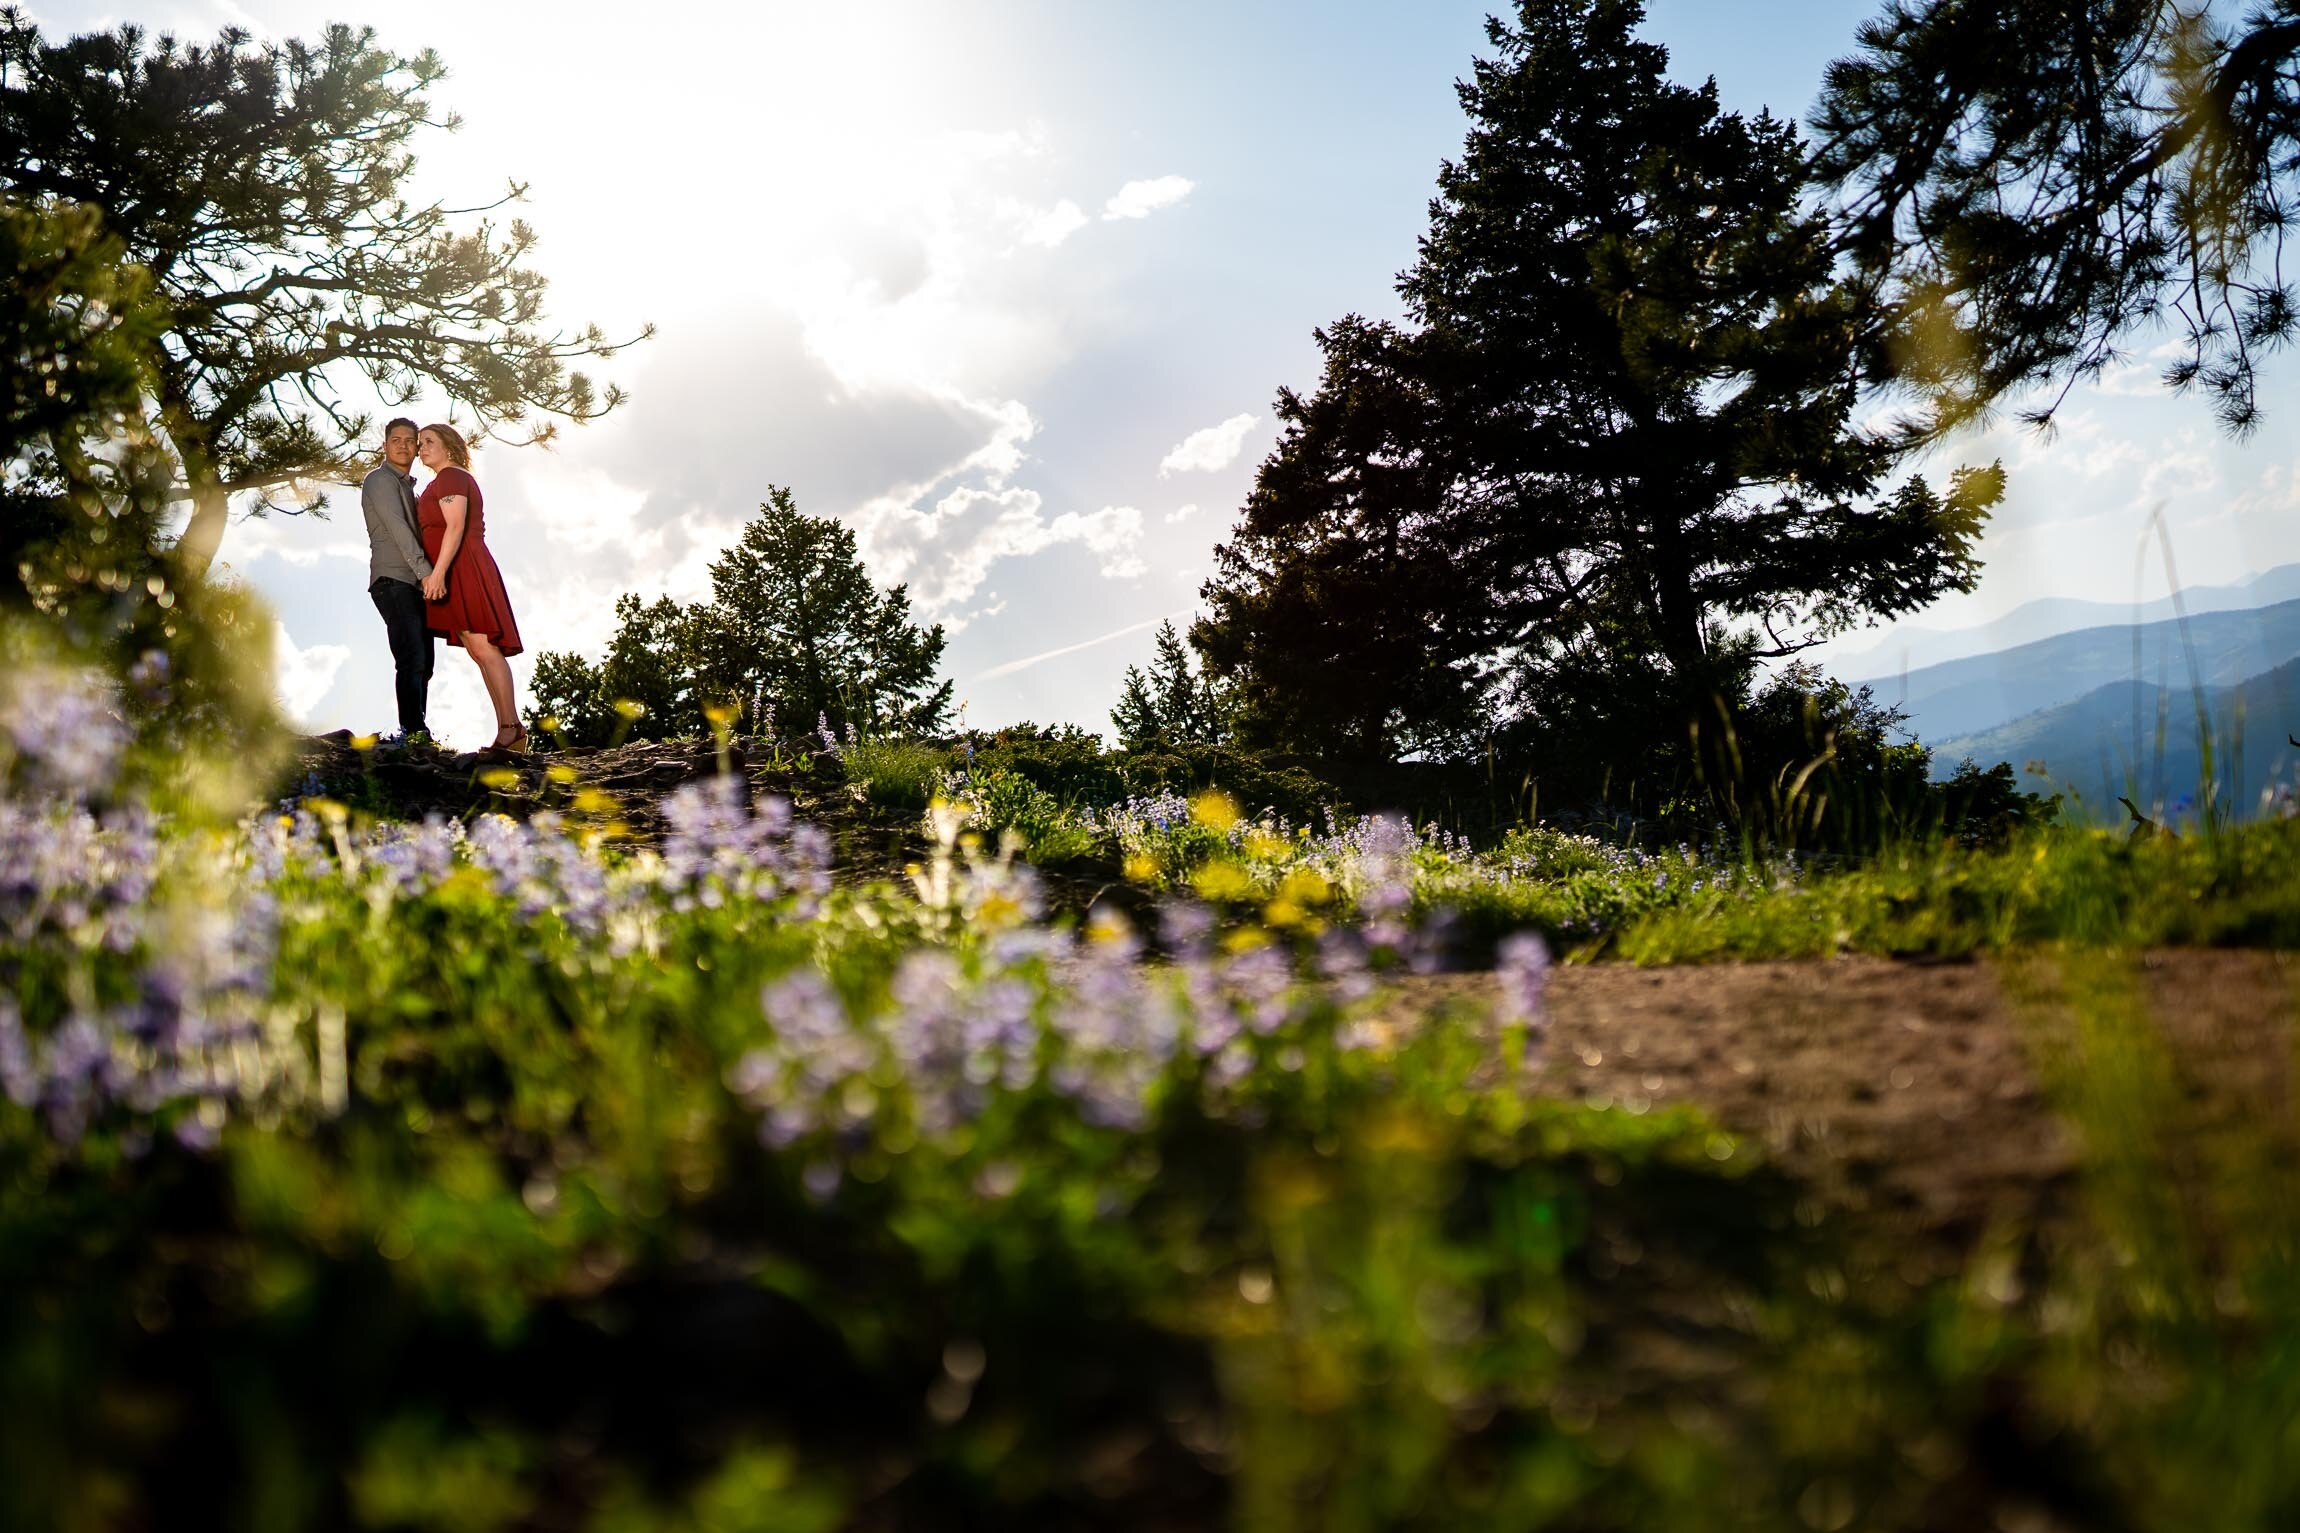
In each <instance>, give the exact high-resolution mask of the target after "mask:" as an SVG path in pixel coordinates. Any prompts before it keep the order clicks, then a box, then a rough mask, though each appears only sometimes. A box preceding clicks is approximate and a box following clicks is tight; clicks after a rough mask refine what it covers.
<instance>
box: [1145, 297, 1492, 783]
mask: <svg viewBox="0 0 2300 1533" xmlns="http://www.w3.org/2000/svg"><path fill="white" fill-rule="evenodd" d="M1318 344H1319V346H1320V347H1321V348H1322V349H1323V350H1324V352H1325V356H1326V366H1325V375H1324V377H1323V379H1322V380H1321V381H1320V383H1319V386H1318V388H1317V389H1316V391H1315V392H1313V393H1312V394H1311V395H1309V396H1308V397H1307V398H1305V397H1303V396H1302V395H1299V394H1296V393H1295V392H1294V391H1293V390H1291V389H1281V390H1280V391H1279V393H1278V398H1277V403H1276V406H1275V409H1276V413H1277V416H1278V419H1279V420H1280V422H1282V423H1283V425H1284V430H1283V431H1282V432H1281V433H1280V436H1279V439H1278V443H1277V445H1276V447H1274V448H1273V449H1272V450H1271V453H1270V456H1269V457H1268V458H1267V459H1266V460H1265V461H1264V462H1263V464H1262V467H1261V469H1260V471H1259V473H1258V474H1257V475H1256V477H1255V483H1254V489H1253V491H1252V493H1251V494H1250V495H1249V497H1248V498H1247V501H1246V509H1245V515H1244V516H1243V517H1242V518H1241V519H1240V521H1239V524H1238V526H1237V528H1236V530H1235V531H1234V532H1233V533H1232V535H1231V537H1230V539H1229V541H1228V542H1226V543H1225V544H1223V545H1222V547H1220V548H1219V549H1217V550H1216V551H1215V563H1216V574H1215V577H1214V578H1213V579H1212V580H1210V581H1209V582H1207V584H1206V586H1205V588H1204V595H1205V598H1206V601H1207V605H1208V608H1209V611H1208V615H1207V616H1206V617H1205V618H1203V619H1201V620H1200V621H1199V622H1198V623H1197V624H1196V626H1195V627H1194V628H1193V630H1192V633H1191V638H1192V642H1193V643H1195V644H1196V645H1197V646H1198V648H1199V650H1200V651H1201V652H1202V653H1203V654H1204V655H1205V657H1206V662H1207V666H1208V669H1209V671H1210V672H1212V673H1213V674H1214V675H1216V676H1220V677H1223V678H1225V679H1226V681H1227V683H1228V685H1229V690H1230V693H1231V695H1232V697H1233V699H1234V707H1235V713H1236V718H1237V727H1238V731H1239V734H1240V736H1241V738H1242V739H1243V740H1244V741H1245V742H1246V743H1248V744H1252V745H1258V746H1279V747H1285V748H1289V749H1295V750H1308V751H1312V752H1315V753H1317V754H1319V755H1325V756H1332V757H1355V758H1361V759H1383V758H1387V757H1389V756H1392V755H1395V754H1398V753H1400V752H1403V751H1413V750H1425V751H1426V750H1435V751H1440V752H1443V751H1445V750H1447V749H1449V748H1451V747H1453V746H1455V745H1458V744H1460V743H1461V742H1462V741H1464V740H1466V739H1467V738H1468V737H1470V736H1471V735H1472V734H1474V733H1475V730H1476V728H1477V724H1478V721H1479V718H1480V715H1481V709H1482V707H1483V705H1484V703H1485V701H1486V698H1487V694H1488V692H1489V691H1490V687H1491V682H1492V667H1491V665H1490V663H1489V662H1490V656H1491V655H1492V654H1493V652H1494V651H1495V650H1496V649H1497V647H1498V646H1499V644H1500V642H1501V640H1502V637H1503V633H1504V630H1503V627H1502V623H1503V619H1502V617H1501V614H1500V612H1499V611H1498V609H1497V608H1496V606H1495V604H1494V602H1493V599H1492V592H1491V591H1490V590H1489V588H1488V584H1487V581H1486V579H1485V577H1484V576H1483V575H1482V574H1481V573H1480V570H1481V566H1483V565H1485V564H1486V563H1487V562H1488V561H1489V560H1490V558H1491V553H1490V550H1489V549H1486V548H1482V547H1478V546H1475V543H1476V539H1477V536H1478V535H1477V534H1476V533H1475V532H1474V531H1473V529H1471V528H1470V527H1468V526H1467V525H1466V524H1465V523H1464V522H1463V520H1462V518H1460V517H1459V516H1458V515H1457V514H1456V512H1457V510H1458V508H1457V507H1456V506H1455V505H1454V504H1453V503H1452V502H1451V501H1450V500H1449V498H1448V488H1449V484H1448V475H1449V472H1450V469H1449V466H1448V465H1447V463H1446V462H1445V461H1444V456H1443V454H1442V452H1440V451H1439V450H1438V448H1439V443H1440V429H1439V412H1438V407H1437V402H1436V400H1435V398H1434V394H1433V391H1432V389H1431V388H1430V386H1429V380H1428V378H1427V377H1426V375H1425V370H1424V369H1423V368H1421V367H1420V366H1419V364H1418V361H1417V357H1416V353H1418V352H1419V351H1421V350H1422V349H1423V348H1425V347H1426V345H1427V339H1426V338H1425V337H1416V336H1408V335H1404V334H1401V333H1400V332H1399V331H1398V330H1397V329H1396V328H1395V327H1393V326H1389V325H1383V324H1375V323H1371V322H1369V321H1367V320H1364V319H1362V318H1360V317H1358V316H1356V315H1351V316H1348V317H1345V318H1344V319H1342V320H1341V321H1339V322H1338V323H1336V324H1334V325H1331V326H1328V327H1327V328H1326V329H1323V330H1321V331H1319V332H1318Z"/></svg>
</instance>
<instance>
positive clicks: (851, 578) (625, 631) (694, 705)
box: [527, 488, 952, 745]
mask: <svg viewBox="0 0 2300 1533" xmlns="http://www.w3.org/2000/svg"><path fill="white" fill-rule="evenodd" d="M615 617H616V629H615V635H614V638H613V639H612V640H610V641H609V643H608V647H607V654H606V657H605V658H604V659H603V660H601V661H600V662H599V663H598V664H596V665H594V664H592V663H591V662H590V661H588V660H586V659H584V658H583V657H581V656H579V655H571V654H547V655H542V656H539V657H538V658H537V660H536V664H535V679H534V682H533V692H534V697H535V700H534V702H533V704H532V705H531V706H530V707H529V709H528V714H527V716H528V719H529V722H530V723H531V724H538V725H539V724H540V723H541V721H542V720H544V719H546V718H548V719H551V720H553V721H554V722H556V723H557V725H558V726H559V730H560V733H561V734H562V735H563V736H564V737H565V738H566V739H567V740H568V741H569V742H570V743H571V744H577V745H598V744H602V743H604V742H606V741H608V740H611V739H613V738H615V737H616V736H617V735H618V734H619V733H627V734H630V735H634V736H636V737H638V738H641V739H664V738H670V737H673V736H681V735H694V734H700V733H702V732H703V730H704V728H705V714H704V709H705V708H707V707H711V706H714V705H725V706H732V707H735V708H737V709H739V710H740V712H741V715H742V716H744V717H746V718H747V719H748V720H749V721H750V723H751V727H753V728H757V727H759V726H760V724H761V722H762V721H763V720H764V718H765V716H766V715H767V713H768V712H769V710H772V712H773V714H774V717H775V720H776V727H777V729H778V731H779V732H781V733H785V734H790V735H799V734H804V733H807V732H810V731H811V730H813V728H814V727H815V722H816V720H817V718H827V719H828V721H829V722H830V724H831V725H832V727H833V728H834V729H838V730H842V731H843V730H844V728H845V727H846V726H847V725H848V724H849V723H850V722H851V723H852V724H854V725H855V726H856V727H857V728H860V729H866V730H869V731H871V732H873V733H878V732H902V733H923V732H927V731H931V730H934V729H936V728H938V727H940V726H941V724H942V722H943V719H944V716H945V715H946V714H948V712H949V711H950V698H951V691H952V684H951V683H950V682H947V681H943V682H937V681H936V679H935V672H936V671H937V669H939V668H940V666H941V664H942V650H943V642H944V640H943V633H942V626H941V625H940V624H939V623H938V624H936V625H935V626H933V627H931V628H924V627H921V626H919V625H918V624H917V623H916V622H914V621H913V620H912V617H911V610H910V591H909V588H908V587H906V586H899V585H898V586H896V587H894V588H893V589H892V590H888V591H881V590H879V589H878V588H877V587H876V586H874V585H872V584H871V579H870V575H869V573H868V572H867V571H866V570H864V568H863V566H862V560H861V558H860V557H859V556H858V554H857V552H856V546H855V535H854V531H853V529H851V528H849V527H846V526H843V525H841V524H840V523H838V522H836V521H833V520H831V519H829V518H827V517H815V516H808V515H806V514H804V513H803V512H801V511H800V510H799V509H798V507H797V506H796V505H795V504H793V503H792V500H791V494H790V491H788V490H785V489H781V488H776V489H773V490H772V491H771V492H770V494H769V497H768V500H767V502H766V504H764V505H762V506H760V507H759V513H758V515H756V516H754V517H752V518H751V520H750V521H749V522H747V523H745V524H744V527H743V532H742V536H741V537H740V538H738V539H737V540H736V542H735V545H734V546H733V547H732V548H730V549H728V550H727V551H726V552H725V553H723V554H721V555H720V556H719V557H718V558H717V559H715V560H713V561H712V563H711V599H710V600H709V601H708V602H704V603H702V604H700V605H697V606H692V607H685V606H681V605H680V604H679V603H677V602H675V601H673V600H672V599H671V598H670V597H668V596H662V597H657V598H656V599H655V600H654V601H652V602H642V601H641V600H640V599H639V598H638V597H637V596H632V595H625V596H622V597H620V598H618V599H617V600H616V603H615ZM630 704H636V705H638V706H637V708H636V709H632V708H630V707H629V706H628V705H630ZM618 705H624V706H622V707H619V706H618Z"/></svg>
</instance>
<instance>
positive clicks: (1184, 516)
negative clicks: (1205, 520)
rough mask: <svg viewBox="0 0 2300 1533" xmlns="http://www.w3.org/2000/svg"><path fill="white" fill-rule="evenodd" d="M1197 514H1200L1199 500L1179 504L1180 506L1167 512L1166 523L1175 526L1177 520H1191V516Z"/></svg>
mask: <svg viewBox="0 0 2300 1533" xmlns="http://www.w3.org/2000/svg"><path fill="white" fill-rule="evenodd" d="M1197 514H1198V505H1197V502H1195V501H1193V502H1191V503H1190V504H1189V505H1187V506H1178V507H1176V508H1175V509H1174V510H1172V511H1169V512H1167V513H1166V525H1167V526H1169V527H1171V526H1173V525H1174V524H1175V523H1176V522H1186V521H1188V520H1190V518H1191V517H1193V516H1196V515H1197Z"/></svg>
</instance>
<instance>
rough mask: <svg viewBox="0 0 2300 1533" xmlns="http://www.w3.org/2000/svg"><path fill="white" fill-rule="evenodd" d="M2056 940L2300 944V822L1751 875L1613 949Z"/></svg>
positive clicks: (1623, 935)
mask: <svg viewBox="0 0 2300 1533" xmlns="http://www.w3.org/2000/svg"><path fill="white" fill-rule="evenodd" d="M2055 942H2073V943H2083V944H2093V945H2103V946H2119V947H2158V946H2195V947H2209V946H2251V947H2286V948H2288V947H2294V946H2300V821H2293V820H2277V821H2267V822H2261V823H2255V824H2249V825H2242V826H2236V827H2232V828H2228V829H2224V830H2222V831H2220V832H2219V833H2217V834H2215V835H2211V836H2193V837H2186V838H2182V839H2178V840H2175V839H2172V838H2169V837H2161V836H2159V837H2150V838H2147V839H2143V840H2138V841H2133V840H2129V839H2128V838H2126V837H2124V836H2122V835H2118V834H2114V833H2110V832H2106V831H2092V830H2081V829H2073V828H2070V829H2047V830H2040V831H2033V832H2029V833H2027V834H2025V835H2023V836H2022V837H2020V838H2018V839H2017V840H2015V841H2014V842H2013V844H2012V845H2010V846H2008V847H2005V848H2003V849H2001V850H1986V851H1980V850H1963V849H1958V848H1955V847H1952V846H1941V847H1933V848H1904V849H1901V850H1898V851H1896V852H1893V853H1889V854H1887V855H1885V856H1883V857H1880V858H1877V859H1876V860H1875V861H1873V862H1871V863H1869V864H1866V865H1863V866H1858V867H1853V868H1848V869H1843V870H1839V871H1833V872H1826V873H1821V874H1817V875H1813V876H1809V877H1805V878H1801V879H1794V880H1792V879H1787V878H1781V877H1770V878H1769V877H1766V876H1763V875H1762V874H1749V875H1743V876H1738V877H1734V878H1731V879H1727V880H1723V881H1720V882H1717V883H1714V884H1712V885H1711V886H1710V887H1709V888H1707V889H1704V890H1700V891H1693V892H1691V893H1690V894H1689V895H1688V897H1686V898H1684V899H1682V900H1679V901H1677V902H1675V903H1673V904H1671V905H1669V906H1667V907H1666V908H1657V909H1653V910H1650V911H1648V912H1646V913H1644V914H1642V915H1640V916H1638V917H1637V918H1636V919H1635V920H1633V921H1630V922H1628V923H1626V924H1625V925H1624V926H1623V927H1622V928H1621V929H1620V931H1619V935H1618V937H1617V938H1616V940H1615V941H1614V942H1613V943H1612V944H1611V945H1610V946H1609V947H1608V949H1607V951H1609V952H1610V953H1613V954H1615V955H1618V956H1619V957H1622V958H1625V959H1628V960H1629V961H1631V962H1635V963H1699V962H1711V961H1715V960H1718V959H1753V958H1813V957H1822V956H1826V955H1828V954H1832V953H1839V952H1865V953H1895V954H1922V955H1928V956H1936V957H1955V956H1963V955H1967V954H1972V953H1978V952H1998V951H2004V950H2006V949H2011V948H2018V947H2022V946H2026V945H2030V944H2039V943H2055Z"/></svg>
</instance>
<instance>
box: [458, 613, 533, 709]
mask: <svg viewBox="0 0 2300 1533" xmlns="http://www.w3.org/2000/svg"><path fill="white" fill-rule="evenodd" d="M463 647H464V648H465V649H466V650H469V651H470V652H471V663H472V664H474V665H476V666H478V667H479V679H480V680H481V681H482V682H485V683H486V685H487V700H488V701H489V702H491V703H493V704H494V705H495V723H496V725H497V728H498V731H500V730H504V729H517V728H518V727H519V713H518V711H517V709H515V708H514V707H513V706H512V702H513V699H512V696H511V662H510V661H508V660H506V659H504V658H503V651H501V650H499V649H497V648H496V647H495V641H494V640H493V639H490V638H489V637H488V636H487V635H485V634H483V633H467V634H465V635H464V636H463Z"/></svg>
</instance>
